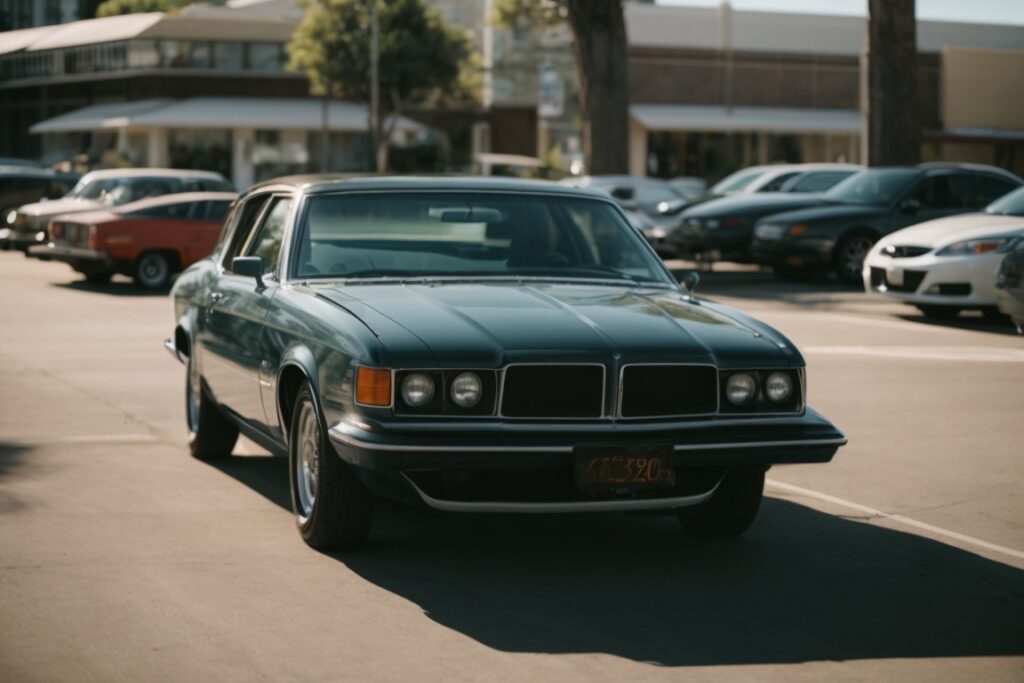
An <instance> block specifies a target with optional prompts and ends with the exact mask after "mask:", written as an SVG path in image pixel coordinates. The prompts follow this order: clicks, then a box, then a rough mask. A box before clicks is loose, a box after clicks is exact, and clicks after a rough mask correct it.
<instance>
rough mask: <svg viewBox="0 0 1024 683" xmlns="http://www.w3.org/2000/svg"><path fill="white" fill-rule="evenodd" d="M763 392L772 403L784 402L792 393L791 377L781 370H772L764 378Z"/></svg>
mask: <svg viewBox="0 0 1024 683" xmlns="http://www.w3.org/2000/svg"><path fill="white" fill-rule="evenodd" d="M764 393H765V394H767V395H768V400H770V401H771V402H772V403H785V402H786V400H788V399H789V397H790V396H792V395H793V378H792V377H790V376H789V375H787V374H785V373H782V372H773V373H772V374H770V375H768V379H767V380H765V383H764Z"/></svg>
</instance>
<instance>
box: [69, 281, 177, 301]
mask: <svg viewBox="0 0 1024 683" xmlns="http://www.w3.org/2000/svg"><path fill="white" fill-rule="evenodd" d="M52 286H53V287H60V288H62V289H71V290H75V291H78V292H93V293H95V294H110V295H113V296H142V297H166V296H167V293H168V292H169V291H170V289H157V290H151V289H141V288H139V287H136V286H135V284H134V283H133V282H130V281H128V282H125V281H119V280H114V281H112V282H108V283H106V284H102V285H95V284H92V283H91V282H86V281H85V280H75V281H73V282H54V283H52Z"/></svg>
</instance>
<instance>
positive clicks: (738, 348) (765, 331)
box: [313, 282, 802, 367]
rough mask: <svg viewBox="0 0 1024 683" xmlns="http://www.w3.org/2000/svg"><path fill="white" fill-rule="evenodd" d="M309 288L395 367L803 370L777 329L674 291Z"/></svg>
mask: <svg viewBox="0 0 1024 683" xmlns="http://www.w3.org/2000/svg"><path fill="white" fill-rule="evenodd" d="M313 289H314V290H315V292H316V295H317V296H319V297H321V298H323V299H326V300H328V301H331V302H332V303H334V304H336V305H338V306H341V307H343V308H345V309H347V310H349V311H350V312H351V313H353V314H354V315H356V316H358V317H359V318H360V319H362V320H363V322H364V323H365V324H366V325H368V326H369V328H370V329H371V330H373V331H374V333H375V334H377V336H378V337H379V338H380V339H381V341H382V342H383V343H384V345H385V346H386V347H387V348H388V350H389V352H390V353H391V354H392V356H393V357H392V362H393V363H395V364H396V365H397V366H399V367H401V365H402V363H406V362H408V363H430V362H432V361H433V362H436V363H437V364H438V365H440V366H442V367H443V366H452V365H454V366H456V367H457V366H459V365H461V366H463V367H465V366H466V365H467V364H468V365H470V366H472V365H478V366H480V367H501V366H503V365H506V364H508V363H512V362H571V361H572V360H589V361H595V360H605V361H607V362H613V360H614V361H618V360H621V361H622V362H694V363H714V364H716V365H719V366H720V367H730V366H731V367H749V365H750V364H755V365H757V364H763V365H766V366H768V367H789V366H793V365H798V364H802V359H799V354H796V352H795V351H793V350H792V349H791V348H788V345H787V344H780V343H779V341H778V340H779V338H780V336H778V333H775V332H774V330H771V329H770V328H767V327H766V326H763V325H760V324H759V323H757V322H756V321H753V320H751V319H749V318H746V317H745V316H743V315H742V314H737V315H736V316H733V315H730V313H729V311H728V310H726V309H725V308H724V307H717V306H715V305H713V304H704V303H695V302H691V301H690V300H688V299H687V297H686V295H685V294H683V293H682V292H680V291H678V290H664V289H654V288H635V287H615V286H600V285H586V284H553V283H541V282H538V283H530V284H524V283H521V282H516V283H458V284H455V283H453V284H410V283H406V284H398V283H394V284H368V285H362V284H361V285H352V284H348V285H337V284H335V285H314V286H313ZM737 313H738V312H737ZM782 339H784V338H782ZM424 347H425V348H424ZM425 352H429V353H425ZM431 356H432V358H431Z"/></svg>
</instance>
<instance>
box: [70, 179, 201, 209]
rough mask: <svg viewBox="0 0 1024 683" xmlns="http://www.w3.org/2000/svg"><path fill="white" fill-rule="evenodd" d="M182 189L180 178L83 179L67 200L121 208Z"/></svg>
mask: <svg viewBox="0 0 1024 683" xmlns="http://www.w3.org/2000/svg"><path fill="white" fill-rule="evenodd" d="M181 189H182V184H181V180H180V179H179V178H174V177H168V176H156V177H152V178H150V177H144V176H132V177H131V178H96V179H94V180H89V181H86V179H84V178H83V179H82V180H80V181H79V182H78V184H77V185H75V187H74V188H73V189H72V190H71V192H69V193H68V194H67V195H66V197H65V198H67V199H92V200H96V201H101V202H103V203H105V204H110V205H112V206H119V205H121V204H127V203H128V202H134V201H136V200H138V199H145V198H146V197H160V196H163V195H165V194H171V193H173V192H180V191H181Z"/></svg>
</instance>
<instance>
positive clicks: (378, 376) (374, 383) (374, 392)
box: [356, 365, 391, 407]
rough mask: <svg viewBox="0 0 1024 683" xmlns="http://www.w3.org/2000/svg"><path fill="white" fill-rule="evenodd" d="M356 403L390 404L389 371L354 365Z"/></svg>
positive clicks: (370, 404) (369, 404) (367, 404)
mask: <svg viewBox="0 0 1024 683" xmlns="http://www.w3.org/2000/svg"><path fill="white" fill-rule="evenodd" d="M356 403H359V404H362V405H364V406H383V407H386V406H389V405H391V371H390V370H382V369H381V368H367V367H363V366H362V365H360V366H358V367H356Z"/></svg>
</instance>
